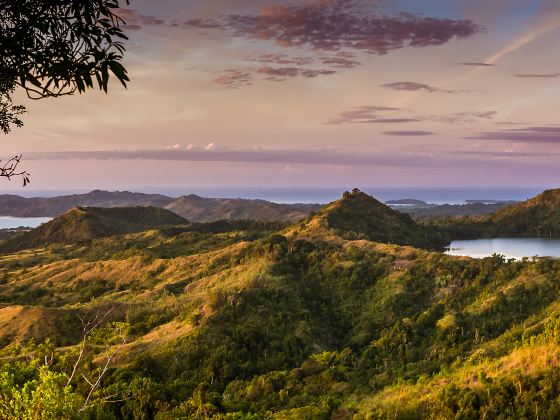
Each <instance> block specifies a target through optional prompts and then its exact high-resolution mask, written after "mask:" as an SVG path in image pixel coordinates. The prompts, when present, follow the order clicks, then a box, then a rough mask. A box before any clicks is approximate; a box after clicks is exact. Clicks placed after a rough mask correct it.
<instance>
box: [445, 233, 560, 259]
mask: <svg viewBox="0 0 560 420" xmlns="http://www.w3.org/2000/svg"><path fill="white" fill-rule="evenodd" d="M446 254H448V255H463V256H468V257H473V258H484V257H490V256H492V254H501V255H504V256H505V257H506V258H515V259H521V258H523V257H529V258H531V257H535V256H538V257H554V258H560V239H546V238H494V239H473V240H465V241H453V242H451V244H450V245H449V246H448V251H446Z"/></svg>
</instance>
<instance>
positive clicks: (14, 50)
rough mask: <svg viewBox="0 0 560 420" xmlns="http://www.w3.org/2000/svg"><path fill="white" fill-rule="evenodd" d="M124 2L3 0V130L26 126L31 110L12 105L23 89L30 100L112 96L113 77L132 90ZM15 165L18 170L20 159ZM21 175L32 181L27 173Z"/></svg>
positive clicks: (0, 55) (0, 1) (0, 82)
mask: <svg viewBox="0 0 560 420" xmlns="http://www.w3.org/2000/svg"><path fill="white" fill-rule="evenodd" d="M124 2H126V4H128V0H17V1H14V0H0V129H1V130H2V131H3V132H4V133H5V134H8V133H9V132H10V130H11V128H12V127H14V126H15V127H21V126H22V125H23V121H22V120H21V116H22V114H23V113H25V108H24V107H23V106H21V105H15V104H14V103H13V101H12V94H13V93H14V91H15V90H16V89H17V88H21V89H23V90H24V91H25V93H26V94H27V96H28V97H29V98H30V99H43V98H49V97H51V98H52V97H59V96H63V95H72V94H74V93H76V92H78V93H83V92H85V91H86V90H88V89H90V88H94V86H95V85H97V87H99V88H100V89H101V90H103V91H105V92H107V88H108V84H109V78H110V75H111V74H112V75H114V76H115V77H116V78H117V80H118V81H120V82H121V83H122V84H123V85H124V86H125V87H126V83H127V82H128V81H129V78H128V75H127V71H126V69H125V68H124V66H123V65H122V64H121V61H122V58H123V54H124V50H125V48H124V44H123V41H124V40H126V39H127V37H126V35H125V34H124V33H123V31H122V26H123V25H124V24H125V22H124V20H123V19H121V18H120V17H119V16H118V14H117V13H118V8H119V7H120V3H124ZM14 162H16V166H17V163H19V158H18V159H16V161H13V162H12V163H14ZM15 173H16V172H15V171H14V173H12V174H11V176H14V175H15ZM18 175H21V176H23V177H24V184H26V183H27V182H29V177H28V174H27V172H21V173H19V174H18ZM0 176H4V177H6V175H5V174H4V172H1V173H0ZM8 178H10V177H8Z"/></svg>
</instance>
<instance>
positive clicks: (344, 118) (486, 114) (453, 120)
mask: <svg viewBox="0 0 560 420" xmlns="http://www.w3.org/2000/svg"><path fill="white" fill-rule="evenodd" d="M404 111H406V110H403V109H400V108H390V107H380V106H360V107H355V108H352V109H351V110H348V111H342V112H340V113H339V114H338V115H337V116H336V117H334V118H331V119H330V120H329V121H328V122H327V124H334V125H337V124H372V123H376V124H379V123H411V122H420V121H432V122H440V123H446V124H461V123H474V122H477V121H480V120H491V119H493V118H494V117H495V116H496V115H497V114H498V113H497V112H496V111H474V112H472V111H470V112H457V113H453V114H446V115H424V116H410V115H409V114H410V112H409V111H406V112H407V115H406V116H402V115H392V116H390V117H388V116H387V115H386V114H387V113H391V114H398V113H402V112H404Z"/></svg>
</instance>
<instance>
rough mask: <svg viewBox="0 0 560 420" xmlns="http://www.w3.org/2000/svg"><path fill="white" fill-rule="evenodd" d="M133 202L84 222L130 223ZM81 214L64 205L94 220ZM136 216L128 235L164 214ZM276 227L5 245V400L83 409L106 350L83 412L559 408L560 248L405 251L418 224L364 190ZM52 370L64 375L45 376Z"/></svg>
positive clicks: (513, 411) (1, 335) (497, 412)
mask: <svg viewBox="0 0 560 420" xmlns="http://www.w3.org/2000/svg"><path fill="white" fill-rule="evenodd" d="M87 210H91V209H76V211H82V212H87ZM132 210H135V209H132ZM132 210H122V213H118V214H115V213H114V209H111V211H110V212H109V213H110V214H111V217H108V216H107V214H108V213H107V210H99V209H95V210H93V213H95V214H94V215H92V216H91V217H93V218H95V223H96V224H97V223H98V222H99V223H100V224H101V226H106V229H109V228H112V229H116V230H119V229H120V228H119V227H118V226H119V225H120V223H123V225H125V226H127V223H130V220H131V219H132V217H131V214H130V213H127V212H129V211H132ZM76 211H72V212H70V213H71V219H76V220H81V219H84V218H85V219H88V217H90V216H88V217H84V216H83V214H81V213H80V214H73V215H72V213H76ZM120 211H121V210H119V212H120ZM150 211H151V210H150ZM166 214H167V213H166ZM106 216H107V217H106ZM145 216H146V218H145V219H144V218H139V220H140V221H139V222H138V223H137V226H135V227H134V229H136V228H138V229H140V225H144V227H146V226H147V225H148V222H147V220H151V224H152V225H153V224H154V223H153V219H154V216H153V215H151V214H148V213H146V214H145ZM175 217H177V216H175ZM55 220H57V219H55ZM58 220H59V225H58V229H61V230H62V231H64V230H65V224H64V223H63V221H64V220H63V219H58ZM116 220H119V222H118V223H117V222H116ZM161 220H162V222H165V223H167V222H173V221H174V220H176V219H172V218H170V219H167V216H165V217H162V218H161ZM176 221H177V222H179V220H176ZM67 222H68V226H70V227H72V226H77V228H76V229H75V230H76V231H80V232H81V227H82V226H89V222H88V223H85V222H84V224H81V223H74V222H71V220H68V221H67ZM170 224H172V223H170ZM115 226H117V227H115ZM267 226H268V227H267ZM271 227H272V226H271V225H270V226H269V225H266V224H259V223H253V224H246V223H231V224H227V223H219V224H213V225H204V224H201V225H199V226H192V225H188V226H186V227H185V228H183V227H181V226H176V227H171V228H166V229H152V230H149V231H143V232H142V231H139V230H138V231H136V233H131V234H129V235H127V236H126V238H124V237H122V236H110V237H103V238H94V239H91V241H90V242H89V243H88V246H83V245H80V244H77V245H74V244H70V245H68V246H66V247H49V248H46V249H45V248H37V249H30V250H26V251H23V252H19V253H17V254H12V253H9V252H4V253H3V254H2V255H0V319H1V321H2V323H3V325H4V327H2V328H0V377H1V378H7V379H9V381H8V380H5V381H4V382H3V383H2V386H1V387H0V401H2V398H5V399H4V400H6V398H8V399H9V398H11V396H13V395H19V394H17V393H16V392H23V391H22V390H24V389H25V390H34V391H35V390H41V391H43V390H47V391H48V392H49V394H48V396H49V398H50V399H49V400H48V401H53V400H54V401H58V400H60V401H67V400H68V399H70V398H72V399H75V400H76V401H79V402H81V403H83V401H84V398H85V395H87V391H88V389H89V388H88V380H89V379H87V378H92V377H94V378H96V377H98V375H99V374H100V372H103V367H104V366H105V364H106V363H108V361H109V362H110V363H109V364H108V366H109V365H110V368H109V369H108V370H106V372H105V376H103V380H102V381H101V383H102V385H101V386H100V388H99V389H98V390H97V391H96V392H95V395H94V397H93V399H92V400H90V406H89V407H87V408H88V409H87V410H85V411H83V412H80V414H79V415H77V416H76V415H74V417H82V418H83V417H86V418H88V416H89V418H123V417H124V418H142V417H144V418H161V419H164V418H185V419H215V420H225V419H260V418H270V419H278V420H280V419H309V418H310V419H341V420H342V419H344V420H346V419H348V420H350V419H357V420H365V419H389V418H391V419H393V418H397V419H422V418H536V417H537V416H536V413H537V410H538V413H539V414H538V416H539V418H558V415H559V414H560V411H559V405H558V400H559V398H560V388H559V387H558V378H559V377H560V316H559V313H560V299H559V298H558V296H559V294H560V285H559V283H558V281H557V278H558V276H559V275H560V262H559V261H557V260H553V259H542V260H538V261H529V260H525V261H506V260H504V259H503V258H501V257H499V256H494V257H490V258H486V259H481V260H476V259H470V258H464V257H452V256H448V255H444V254H442V253H439V252H431V251H428V250H424V249H419V248H413V247H410V246H402V245H401V244H407V243H411V242H413V241H416V240H422V235H424V234H425V233H426V232H425V231H424V228H422V227H421V226H418V225H417V224H415V223H414V222H413V221H412V222H411V219H410V218H408V217H407V216H403V215H401V214H399V213H396V212H393V211H392V210H390V209H388V208H387V207H386V206H384V205H383V204H381V203H379V202H378V201H377V200H375V199H374V198H372V197H369V196H367V195H366V194H363V193H361V192H359V191H357V190H356V191H354V192H353V193H348V194H345V196H344V197H343V198H342V199H341V200H338V201H336V202H334V203H332V204H330V205H329V206H327V207H325V208H324V209H323V210H321V211H320V212H319V213H318V214H316V215H313V216H311V217H309V218H308V219H307V220H305V221H304V222H300V223H298V224H296V225H294V226H292V227H290V228H287V229H284V228H282V230H279V231H276V232H274V231H271V230H269V229H271ZM128 228H130V226H128V227H127V229H128ZM92 229H93V228H92ZM69 231H71V232H72V231H74V229H73V228H72V229H69ZM84 231H86V232H87V231H88V230H87V229H85V228H84ZM114 231H115V230H113V231H112V232H114ZM41 232H43V231H41ZM51 233H52V234H54V232H51ZM47 238H49V237H48V236H47ZM387 240H391V241H392V242H393V244H388V243H386V242H387ZM383 242H385V243H383ZM397 244H399V245H397ZM111 307H114V308H115V310H114V311H113V312H111V317H110V319H109V318H108V319H107V320H106V322H103V323H101V324H100V325H99V328H98V329H97V330H96V331H95V332H94V333H92V334H91V336H90V337H87V344H88V346H87V349H86V350H85V352H86V356H85V358H84V361H83V363H79V364H78V365H77V375H76V376H75V379H74V380H73V381H71V384H70V386H69V387H66V383H67V382H66V381H67V380H68V378H69V375H70V374H71V372H72V366H73V365H74V363H75V362H76V360H79V354H80V351H81V348H82V347H81V344H80V343H81V336H82V334H81V332H80V331H81V327H82V326H81V324H80V322H78V321H79V318H77V316H78V314H79V315H80V316H81V317H84V316H85V317H86V319H97V318H96V317H99V316H100V315H99V314H103V313H106V311H107V308H111ZM88 316H89V317H90V318H88ZM18 333H20V334H21V339H20V341H19V343H20V344H21V343H23V344H24V345H23V348H22V346H21V345H20V344H18V342H16V341H15V340H14V337H15V336H17V335H18ZM47 337H48V338H49V339H50V342H49V343H50V344H49V343H47V344H45V345H44V346H43V347H41V346H39V347H37V346H36V345H34V344H33V343H27V342H26V341H25V339H26V338H36V339H37V340H43V339H45V338H47ZM22 340H23V341H22ZM49 346H55V348H56V351H54V350H51V347H49ZM28 349H31V350H28ZM14 355H15V356H14ZM36 355H41V356H43V355H46V356H48V355H52V362H51V363H50V364H48V366H44V367H42V368H41V369H35V368H34V366H35V365H34V363H35V364H36V363H37V362H36V361H37V360H39V361H42V360H49V359H48V358H47V359H43V357H39V358H37V357H36ZM23 356H29V357H23ZM31 356H33V357H34V359H33V358H31ZM49 357H50V356H49ZM45 372H51V376H49V377H48V378H51V377H54V378H58V379H57V381H54V380H51V381H50V382H47V383H48V384H49V387H47V386H42V385H39V384H41V383H42V382H41V380H42V379H41V378H43V376H41V375H43V374H44V373H45ZM12 378H13V379H12ZM59 382H60V384H59V385H57V384H58V383H59ZM53 393H54V397H53ZM37 394H38V393H37V392H36V393H35V394H33V395H37ZM39 394H40V393H39ZM6 396H8V397H6ZM39 401H42V400H40V399H39ZM108 401H111V402H108ZM6 407H9V406H8V405H6ZM63 414H64V415H62V414H61V415H60V416H59V417H60V418H64V417H66V418H72V413H66V412H65V413H63ZM74 414H75V413H74Z"/></svg>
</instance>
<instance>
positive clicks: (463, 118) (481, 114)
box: [425, 111, 498, 124]
mask: <svg viewBox="0 0 560 420" xmlns="http://www.w3.org/2000/svg"><path fill="white" fill-rule="evenodd" d="M496 115H498V112H497V111H475V112H456V113H453V114H448V115H439V116H431V117H426V118H425V119H426V120H430V121H436V122H443V123H447V124H460V123H474V122H478V121H480V120H491V119H493V118H494V117H495V116H496Z"/></svg>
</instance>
